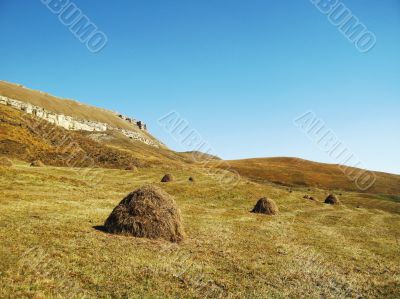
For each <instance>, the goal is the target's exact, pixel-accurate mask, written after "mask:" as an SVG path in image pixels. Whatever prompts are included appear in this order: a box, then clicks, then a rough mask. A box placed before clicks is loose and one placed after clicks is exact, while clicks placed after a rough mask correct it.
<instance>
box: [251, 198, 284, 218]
mask: <svg viewBox="0 0 400 299" xmlns="http://www.w3.org/2000/svg"><path fill="white" fill-rule="evenodd" d="M251 212H252V213H260V214H266V215H276V214H277V213H278V207H277V205H276V203H275V202H274V201H273V200H272V199H269V198H266V197H264V198H261V199H260V200H259V201H258V202H257V204H256V206H255V207H254V209H253V210H252V211H251Z"/></svg>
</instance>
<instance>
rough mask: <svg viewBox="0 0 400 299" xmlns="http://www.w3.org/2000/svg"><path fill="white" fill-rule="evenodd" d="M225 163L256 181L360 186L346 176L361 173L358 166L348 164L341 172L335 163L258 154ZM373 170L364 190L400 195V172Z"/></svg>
mask: <svg viewBox="0 0 400 299" xmlns="http://www.w3.org/2000/svg"><path fill="white" fill-rule="evenodd" d="M226 163H228V164H229V166H230V167H231V168H232V169H233V170H236V171H237V172H238V173H239V174H240V175H242V176H245V177H248V178H250V179H252V180H255V181H258V182H274V183H276V184H282V185H287V186H292V185H293V186H313V187H319V188H324V189H333V190H347V191H358V190H359V188H358V186H357V185H356V183H355V182H354V180H352V179H351V178H352V177H351V176H348V174H349V173H354V174H357V173H360V172H359V171H360V169H357V168H347V169H346V170H345V172H344V171H343V170H342V169H341V168H340V167H339V166H338V165H335V164H324V163H317V162H312V161H307V160H303V159H298V158H258V159H244V160H235V161H227V162H226ZM226 163H225V164H226ZM224 167H225V166H224ZM374 174H375V175H376V181H375V183H374V184H373V185H372V187H371V188H370V189H368V190H367V192H368V193H374V194H391V195H397V196H399V195H400V175H395V174H389V173H383V172H374ZM349 177H350V178H349ZM353 177H354V175H353ZM399 199H400V198H399Z"/></svg>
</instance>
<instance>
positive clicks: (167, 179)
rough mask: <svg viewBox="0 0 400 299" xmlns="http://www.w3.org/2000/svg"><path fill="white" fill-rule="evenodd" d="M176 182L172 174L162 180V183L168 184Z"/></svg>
mask: <svg viewBox="0 0 400 299" xmlns="http://www.w3.org/2000/svg"><path fill="white" fill-rule="evenodd" d="M172 181H174V177H173V176H172V175H171V174H166V175H164V177H163V178H162V179H161V182H162V183H168V182H172Z"/></svg>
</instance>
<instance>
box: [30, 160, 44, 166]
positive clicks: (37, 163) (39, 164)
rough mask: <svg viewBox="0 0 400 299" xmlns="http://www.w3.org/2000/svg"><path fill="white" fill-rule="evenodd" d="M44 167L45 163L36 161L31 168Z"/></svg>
mask: <svg viewBox="0 0 400 299" xmlns="http://www.w3.org/2000/svg"><path fill="white" fill-rule="evenodd" d="M43 166H44V164H43V162H42V161H40V160H35V161H33V162H32V163H31V167H43Z"/></svg>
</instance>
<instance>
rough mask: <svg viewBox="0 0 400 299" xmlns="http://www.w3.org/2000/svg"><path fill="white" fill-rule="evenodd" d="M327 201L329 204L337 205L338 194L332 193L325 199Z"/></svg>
mask: <svg viewBox="0 0 400 299" xmlns="http://www.w3.org/2000/svg"><path fill="white" fill-rule="evenodd" d="M325 203H326V204H329V205H336V204H339V203H340V202H339V199H338V198H337V196H336V195H334V194H330V195H329V196H328V197H327V198H326V199H325Z"/></svg>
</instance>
